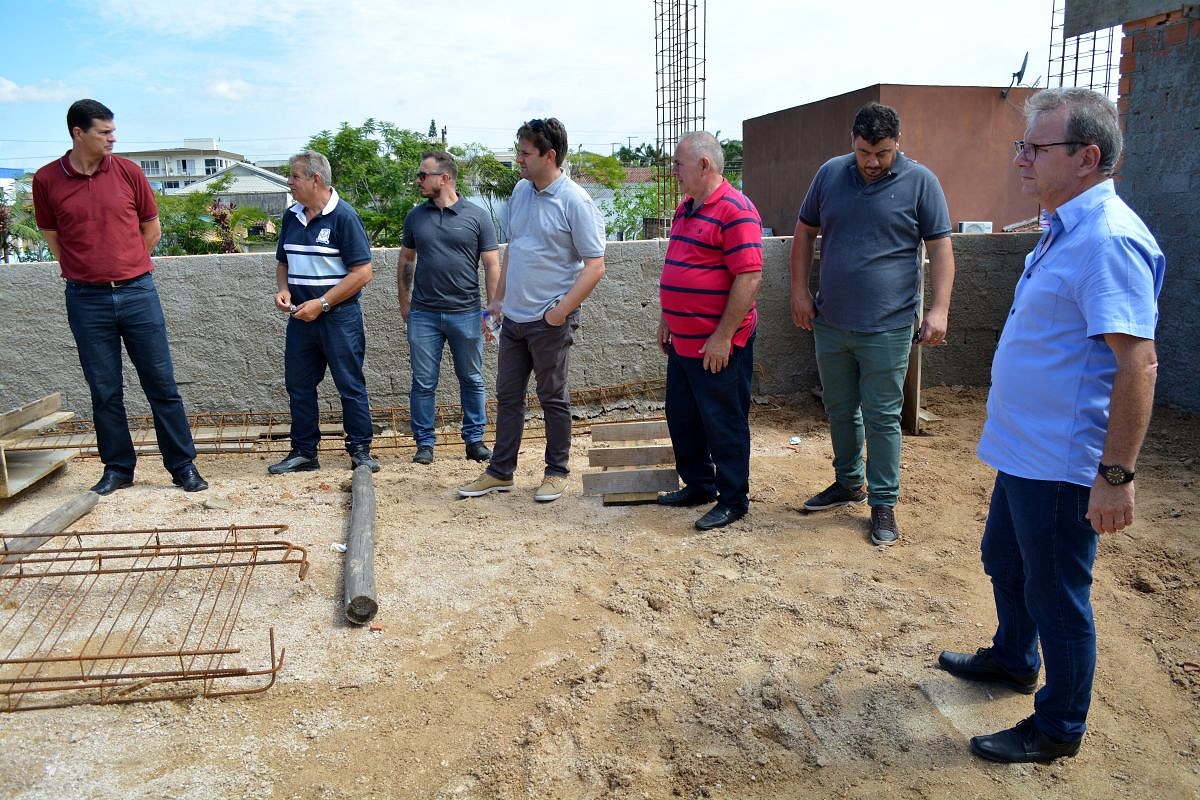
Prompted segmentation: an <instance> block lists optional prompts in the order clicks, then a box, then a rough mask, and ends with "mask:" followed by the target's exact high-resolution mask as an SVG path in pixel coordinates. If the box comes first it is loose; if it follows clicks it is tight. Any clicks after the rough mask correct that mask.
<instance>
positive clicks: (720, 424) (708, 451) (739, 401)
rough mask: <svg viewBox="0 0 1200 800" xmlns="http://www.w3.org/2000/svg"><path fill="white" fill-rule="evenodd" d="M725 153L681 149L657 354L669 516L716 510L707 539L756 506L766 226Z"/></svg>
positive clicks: (705, 145)
mask: <svg viewBox="0 0 1200 800" xmlns="http://www.w3.org/2000/svg"><path fill="white" fill-rule="evenodd" d="M724 166H725V158H724V153H723V152H722V150H721V144H720V143H719V142H718V141H717V140H716V137H714V136H713V135H712V134H709V133H704V132H703V131H700V132H697V133H690V134H687V135H685V136H684V137H683V138H682V139H680V140H679V145H678V146H677V147H676V148H675V165H674V172H675V178H676V180H678V181H679V189H680V191H681V192H683V193H684V194H685V195H686V197H685V199H684V201H683V202H682V203H680V205H679V208H678V209H676V211H675V219H674V221H673V222H672V223H671V239H670V242H669V243H668V244H667V254H666V259H665V263H664V264H663V272H662V278H661V279H660V281H659V300H660V302H661V304H662V320H661V321H660V323H659V326H658V346H659V348H661V349H662V351H663V352H664V353H666V354H667V403H666V413H667V427H668V428H669V429H670V431H671V445H672V447H673V448H674V450H675V469H676V471H677V472H678V473H679V477H680V479H681V480H682V481H683V484H684V486H683V488H682V489H680V490H679V491H675V492H668V493H667V494H664V495H660V496H659V498H658V502H659V503H660V504H662V505H665V506H695V505H700V504H702V503H709V502H712V501H713V500H716V501H717V504H716V505H715V506H713V507H712V509H711V510H709V512H708V513H707V514H705V515H704V516H702V517H701V518H700V519H698V520H696V528H697V529H699V530H702V531H705V530H709V529H711V528H720V527H723V526H725V525H728V524H729V523H731V522H734V521H736V520H739V519H741V518H742V517H743V516H745V514H746V511H747V509H748V508H749V505H750V499H749V492H750V376H751V371H752V368H753V366H754V333H755V329H756V327H757V325H758V311H757V309H756V308H755V306H754V296H755V295H756V294H757V293H758V285H759V283H760V282H761V280H762V219H761V218H760V217H759V215H758V210H757V209H756V208H755V207H754V204H753V203H751V202H750V200H749V198H747V197H746V196H745V195H744V194H742V193H741V192H739V191H738V190H737V189H734V188H733V186H731V185H730V184H729V181H727V180H725V177H724V176H723V175H722V169H723V168H724Z"/></svg>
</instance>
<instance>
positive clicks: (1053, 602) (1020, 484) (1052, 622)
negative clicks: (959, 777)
mask: <svg viewBox="0 0 1200 800" xmlns="http://www.w3.org/2000/svg"><path fill="white" fill-rule="evenodd" d="M1090 494H1091V489H1089V488H1088V487H1085V486H1077V485H1076V484H1073V483H1060V482H1058V481H1036V480H1030V479H1028V478H1018V477H1015V476H1013V475H1008V474H1006V473H1003V472H999V473H997V474H996V484H995V486H994V487H993V488H992V503H991V507H990V508H989V509H988V518H987V524H986V526H985V527H984V531H983V545H982V548H981V549H982V553H983V571H984V572H986V573H987V574H988V576H990V577H991V579H992V593H993V594H994V595H995V597H996V619H997V625H996V635H995V636H994V637H992V645H993V647H992V653H993V655H994V657H995V658H996V660H997V661H998V662H1000V664H1001V665H1003V666H1004V667H1006V668H1007V669H1010V670H1012V671H1014V672H1035V671H1037V669H1038V667H1039V659H1038V642H1039V641H1040V642H1041V646H1042V656H1043V658H1044V659H1045V661H1046V684H1045V686H1043V687H1042V688H1041V689H1039V690H1038V693H1037V695H1036V696H1035V697H1034V703H1033V707H1034V723H1035V724H1036V725H1037V726H1038V727H1039V728H1040V729H1041V730H1042V732H1043V733H1045V734H1046V735H1047V736H1049V737H1050V738H1051V739H1056V740H1058V741H1062V742H1071V741H1076V740H1078V739H1080V738H1082V737H1083V732H1084V731H1085V730H1086V729H1087V726H1086V724H1085V722H1086V720H1087V712H1088V706H1089V705H1090V704H1091V699H1092V676H1093V674H1094V673H1095V671H1096V626H1095V622H1094V621H1093V618H1092V563H1093V562H1094V561H1095V560H1096V545H1097V543H1098V542H1099V539H1100V536H1099V534H1097V533H1096V532H1095V531H1094V530H1093V529H1092V526H1091V523H1089V522H1088V521H1087V520H1086V519H1084V514H1086V513H1087V506H1088V496H1089V495H1090Z"/></svg>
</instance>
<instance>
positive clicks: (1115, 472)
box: [1103, 464, 1126, 486]
mask: <svg viewBox="0 0 1200 800" xmlns="http://www.w3.org/2000/svg"><path fill="white" fill-rule="evenodd" d="M1103 475H1104V480H1106V481H1108V482H1109V483H1111V484H1112V485H1113V486H1120V485H1121V484H1122V483H1125V475H1126V472H1125V470H1124V468H1122V467H1120V466H1118V465H1116V464H1113V465H1112V466H1109V467H1105V468H1104V472H1103Z"/></svg>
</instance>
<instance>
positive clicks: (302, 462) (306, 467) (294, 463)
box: [267, 450, 321, 475]
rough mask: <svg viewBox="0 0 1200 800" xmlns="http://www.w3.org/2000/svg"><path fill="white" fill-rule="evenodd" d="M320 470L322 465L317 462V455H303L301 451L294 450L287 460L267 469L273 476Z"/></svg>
mask: <svg viewBox="0 0 1200 800" xmlns="http://www.w3.org/2000/svg"><path fill="white" fill-rule="evenodd" d="M320 468H321V465H320V463H318V462H317V455H316V453H313V454H312V455H309V454H307V453H301V452H300V451H299V450H293V451H292V452H290V453H288V454H287V458H285V459H284V460H283V461H280V462H279V463H278V464H272V465H271V466H269V467H267V472H269V473H271V474H272V475H283V474H284V473H287V472H312V471H313V470H314V469H320Z"/></svg>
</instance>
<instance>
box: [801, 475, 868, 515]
mask: <svg viewBox="0 0 1200 800" xmlns="http://www.w3.org/2000/svg"><path fill="white" fill-rule="evenodd" d="M865 502H867V493H866V492H864V491H863V490H862V487H861V486H860V487H859V488H857V489H847V488H846V487H845V486H842V485H841V484H840V483H838V482H837V481H834V482H833V483H832V484H830V486H829V488H828V489H826V490H825V491H823V492H821V493H820V494H818V495H817V496H815V497H810V498H809V499H808V500H805V501H804V510H805V511H825V510H826V509H829V508H837V507H838V506H848V505H850V504H851V503H865Z"/></svg>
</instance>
